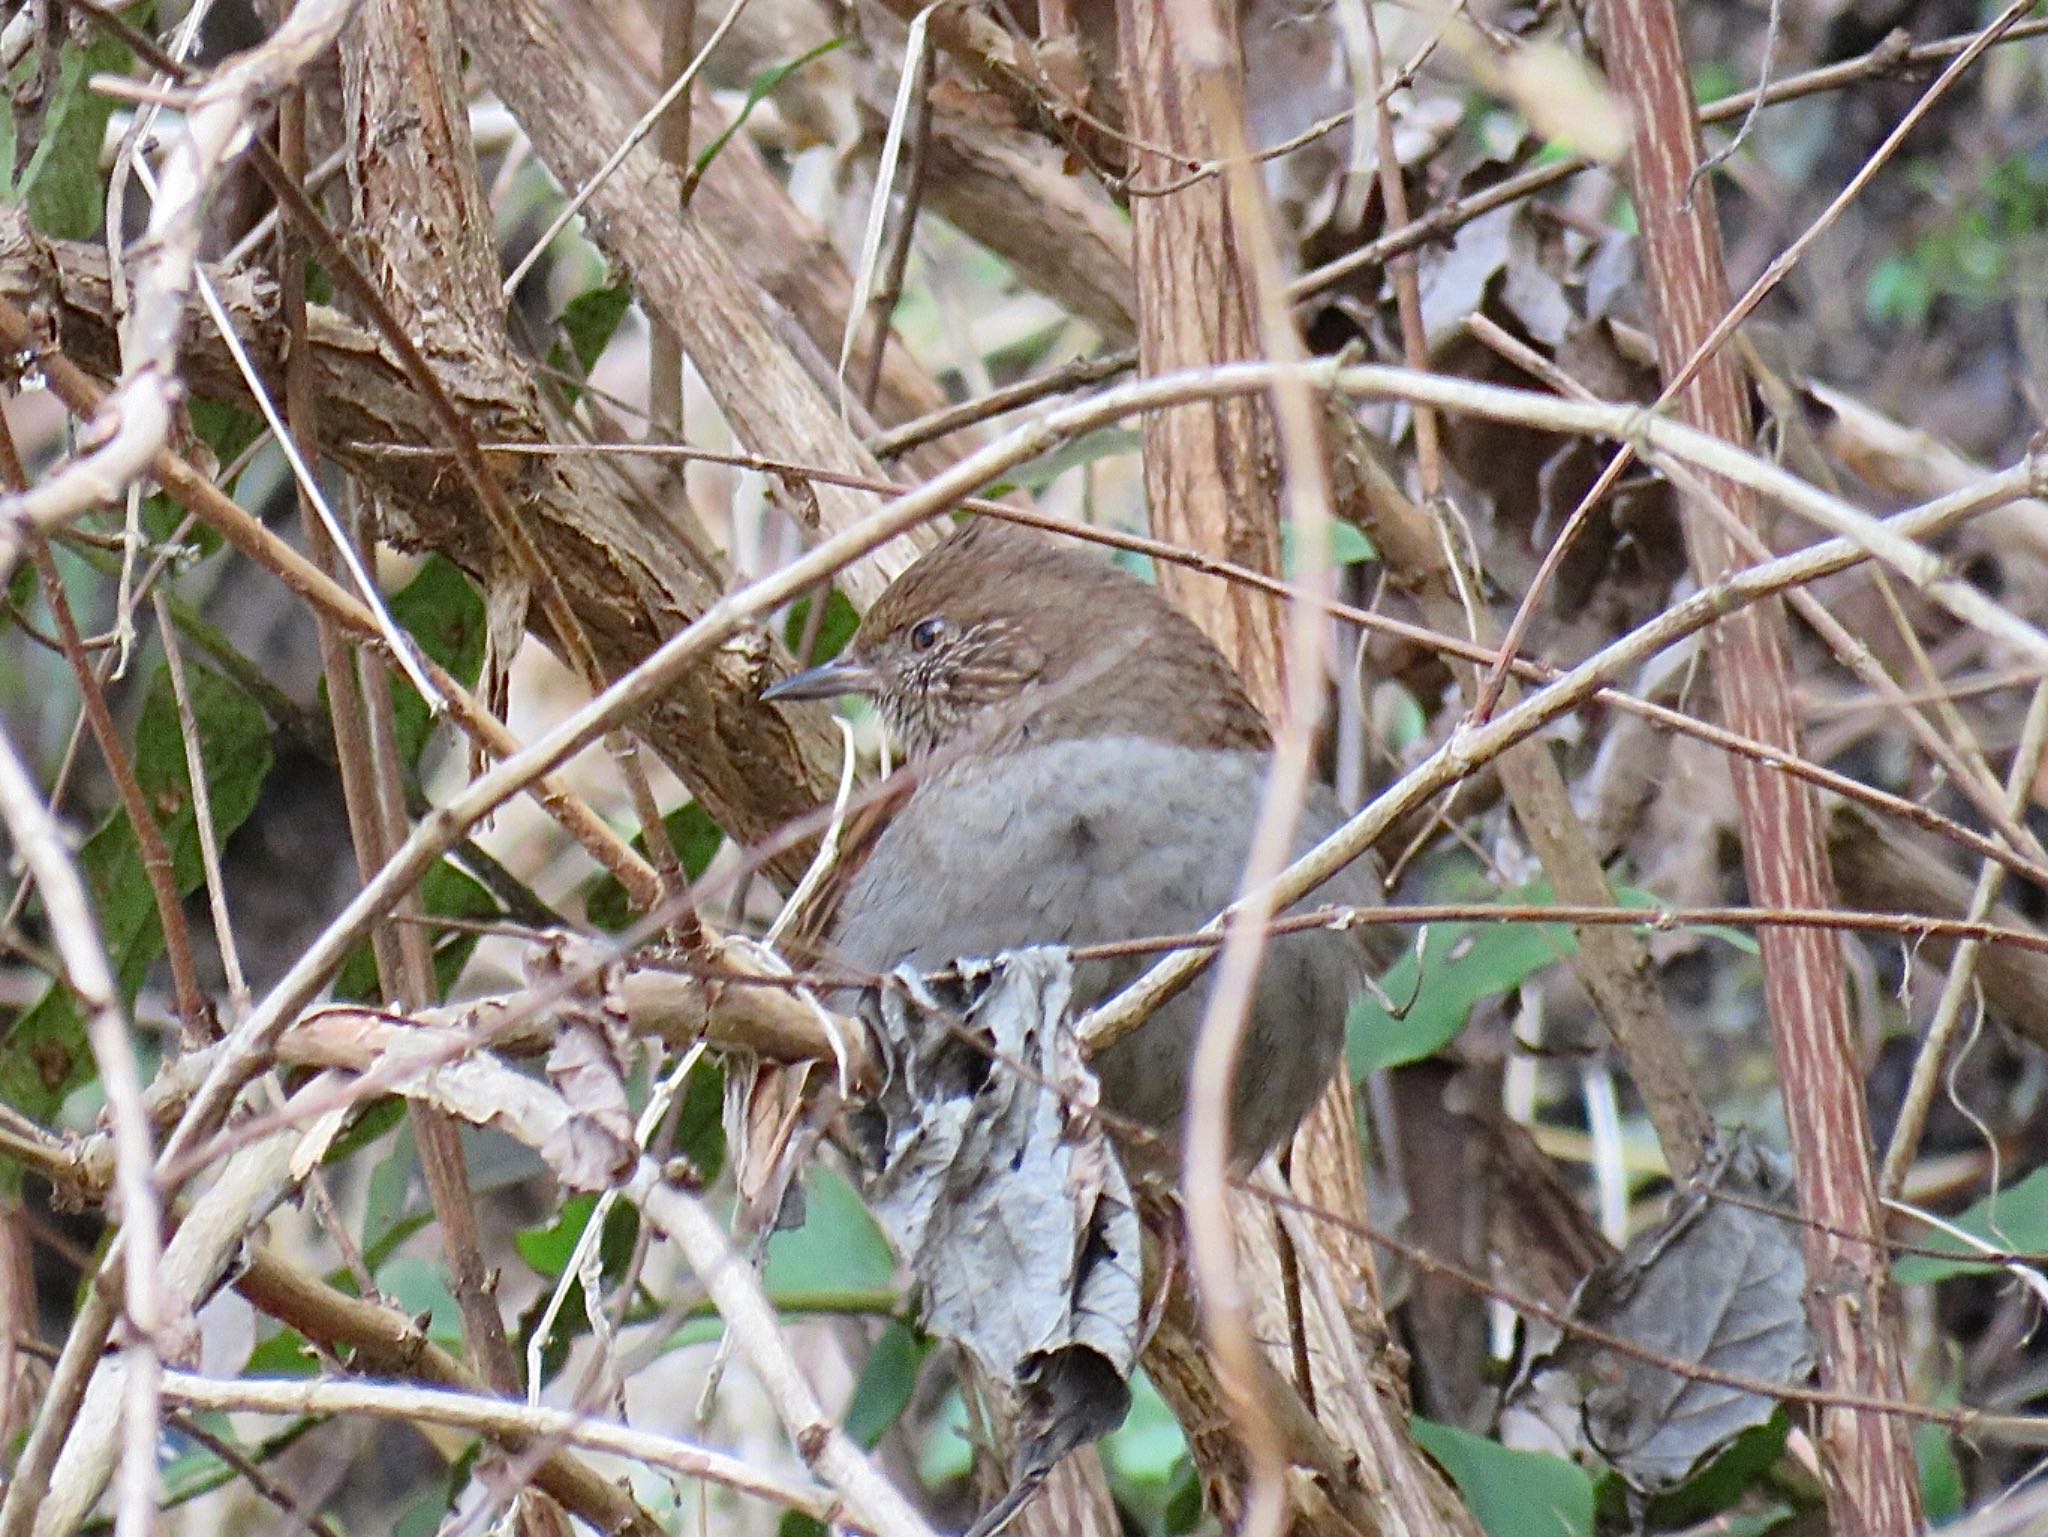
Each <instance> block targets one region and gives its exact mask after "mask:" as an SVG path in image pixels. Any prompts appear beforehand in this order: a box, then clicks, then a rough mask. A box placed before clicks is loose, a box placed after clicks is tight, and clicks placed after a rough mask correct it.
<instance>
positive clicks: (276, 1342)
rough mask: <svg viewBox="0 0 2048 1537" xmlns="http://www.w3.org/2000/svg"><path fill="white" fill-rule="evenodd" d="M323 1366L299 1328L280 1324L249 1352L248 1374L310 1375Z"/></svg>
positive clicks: (245, 1367) (246, 1366) (273, 1375)
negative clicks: (288, 1327)
mask: <svg viewBox="0 0 2048 1537" xmlns="http://www.w3.org/2000/svg"><path fill="white" fill-rule="evenodd" d="M319 1370H320V1358H319V1357H318V1356H317V1355H315V1354H314V1353H313V1349H312V1347H311V1346H310V1345H309V1344H307V1342H306V1337H305V1336H304V1335H303V1334H301V1333H299V1331H298V1330H296V1329H285V1328H280V1329H277V1330H274V1331H273V1332H272V1333H271V1335H270V1337H269V1338H268V1339H265V1340H261V1341H258V1343H257V1345H256V1348H255V1349H254V1350H252V1351H250V1352H249V1360H248V1364H247V1365H245V1366H244V1367H243V1368H242V1375H243V1376H245V1377H311V1376H314V1375H316V1374H317V1373H318V1372H319Z"/></svg>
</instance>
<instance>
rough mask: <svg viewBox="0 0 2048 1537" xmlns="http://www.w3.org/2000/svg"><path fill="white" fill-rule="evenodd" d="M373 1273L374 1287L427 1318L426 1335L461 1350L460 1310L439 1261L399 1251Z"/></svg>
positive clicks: (415, 1315)
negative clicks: (437, 1262)
mask: <svg viewBox="0 0 2048 1537" xmlns="http://www.w3.org/2000/svg"><path fill="white" fill-rule="evenodd" d="M376 1277H377V1290H378V1291H380V1292H382V1293H383V1294H384V1295H385V1296H387V1297H389V1298H390V1299H391V1300H392V1301H393V1302H395V1303H397V1304H398V1306H399V1307H400V1308H402V1309H403V1310H404V1311H405V1313H406V1314H407V1315H408V1316H409V1317H412V1318H420V1317H425V1318H426V1320H427V1337H428V1338H429V1339H431V1340H432V1341H433V1342H434V1343H435V1344H437V1345H445V1346H447V1347H449V1348H450V1349H452V1350H453V1351H454V1352H455V1353H456V1354H457V1355H460V1354H461V1353H462V1349H463V1345H462V1310H461V1308H459V1307H458V1306H457V1305H456V1302H455V1294H454V1293H453V1292H451V1291H449V1290H448V1281H447V1278H446V1277H445V1276H444V1275H443V1274H442V1273H441V1267H440V1266H439V1265H437V1264H435V1263H434V1262H433V1261H432V1260H429V1259H424V1258H422V1257H421V1256H419V1255H416V1254H401V1255H399V1256H397V1257H396V1258H395V1259H392V1260H389V1261H387V1262H386V1263H385V1265H384V1266H383V1268H382V1269H380V1270H378V1271H377V1272H376Z"/></svg>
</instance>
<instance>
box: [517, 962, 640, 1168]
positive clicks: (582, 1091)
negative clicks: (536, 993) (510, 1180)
mask: <svg viewBox="0 0 2048 1537" xmlns="http://www.w3.org/2000/svg"><path fill="white" fill-rule="evenodd" d="M591 950H592V947H591V946H590V945H588V944H587V943H586V942H585V941H581V940H574V939H570V938H568V937H567V936H563V937H561V938H559V939H556V940H553V941H551V942H549V943H546V944H543V945H541V946H539V947H538V948H536V950H535V951H534V952H533V954H532V955H531V956H530V957H529V959H528V962H527V980H528V982H529V983H530V984H531V985H532V986H534V987H536V988H539V987H544V986H549V985H550V984H552V985H553V986H552V988H551V990H554V989H559V997H558V999H557V1001H556V1003H555V1005H554V1010H555V1017H556V1030H555V1043H554V1045H553V1046H551V1047H550V1048H549V1049H548V1064H547V1071H548V1081H549V1082H551V1083H552V1084H554V1086H555V1087H556V1088H557V1089H558V1090H560V1091H561V1095H562V1101H563V1103H564V1104H566V1105H567V1106H568V1108H569V1114H568V1116H567V1118H566V1119H565V1120H564V1121H563V1122H562V1124H561V1125H560V1126H559V1127H558V1128H557V1129H556V1131H555V1133H554V1135H555V1137H556V1139H558V1140H557V1141H556V1142H555V1143H553V1144H551V1145H547V1146H543V1147H541V1149H540V1152H541V1156H542V1157H543V1158H545V1159H546V1160H547V1161H548V1163H549V1164H550V1165H551V1166H552V1167H553V1168H554V1169H555V1170H556V1171H557V1172H558V1173H559V1174H560V1175H561V1176H562V1178H563V1179H564V1180H565V1181H566V1182H567V1183H568V1184H570V1185H572V1186H574V1187H576V1188H577V1189H581V1190H600V1189H604V1188H607V1187H608V1186H610V1185H611V1184H613V1183H615V1181H616V1179H618V1178H621V1177H623V1176H624V1175H625V1174H626V1172H627V1171H628V1170H630V1169H631V1168H632V1167H633V1164H634V1162H635V1161H636V1160H637V1159H638V1158H639V1156H640V1147H639V1143H638V1141H637V1140H636V1139H635V1138H634V1135H633V1107H632V1105H631V1103H630V1102H629V1101H628V1100H627V1098H626V1073H627V1070H628V1067H629V1065H630V1064H629V1063H628V1062H627V1052H628V1051H629V1050H630V1048H631V1044H632V1031H631V1021H630V1019H629V1018H628V1016H627V1013H626V1007H625V1002H624V999H623V998H622V997H621V995H620V991H619V978H620V976H621V974H622V972H623V962H622V961H621V960H620V958H619V957H617V956H616V955H603V956H599V955H594V954H592V953H591Z"/></svg>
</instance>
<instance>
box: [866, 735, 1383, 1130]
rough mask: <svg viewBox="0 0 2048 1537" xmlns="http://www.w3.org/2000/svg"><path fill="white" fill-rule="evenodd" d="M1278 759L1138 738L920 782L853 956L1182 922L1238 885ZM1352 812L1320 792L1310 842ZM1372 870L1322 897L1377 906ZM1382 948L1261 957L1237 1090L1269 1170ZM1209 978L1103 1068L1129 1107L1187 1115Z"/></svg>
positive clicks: (873, 863) (1121, 1105) (1157, 932)
mask: <svg viewBox="0 0 2048 1537" xmlns="http://www.w3.org/2000/svg"><path fill="white" fill-rule="evenodd" d="M1266 763H1267V759H1266V757H1265V755H1264V754H1260V753H1251V752H1240V751H1213V750H1201V749H1194V748H1187V747H1179V746H1173V745H1169V744H1165V743H1158V742H1151V741H1145V740H1141V739H1135V738H1087V739H1080V740H1071V741H1061V742H1053V743H1046V744H1043V745H1038V746H1033V747H1028V748H1023V749H1020V750H1017V751H1014V752H1010V753H1005V754H1002V755H999V756H994V757H988V758H982V759H977V760H975V761H974V762H973V763H971V764H963V765H961V766H960V767H959V768H958V769H956V770H955V771H953V772H951V773H949V774H944V775H940V776H936V777H934V778H933V779H932V780H931V781H929V782H928V783H926V784H924V785H922V786H920V787H919V789H918V790H917V792H916V793H915V794H914V795H913V796H912V797H911V799H910V800H909V801H908V803H906V805H905V806H904V809H903V810H902V811H901V812H900V813H899V814H898V816H897V818H896V820H895V821H894V822H892V823H891V824H890V826H889V827H888V828H887V829H886V830H885V831H884V833H883V834H882V836H881V838H880V839H879V840H878V841H877V844H876V847H875V849H874V851H873V853H872V854H871V855H870V856H869V858H868V860H867V863H866V864H865V865H864V866H863V868H862V869H861V871H860V873H859V874H858V875H857V877H856V878H855V880H854V882H853V884H852V886H851V887H850V888H849V890H848V892H847V895H846V898H845V900H844V902H843V903H842V905H841V908H840V915H839V920H838V924H837V927H836V930H835V933H834V936H833V945H834V950H835V952H836V954H837V956H838V958H839V959H841V960H843V961H845V962H847V963H849V964H851V965H853V966H856V967H859V968H861V969H863V970H869V971H875V972H883V971H887V970H890V969H892V968H894V967H896V966H898V965H902V964H905V963H909V964H912V965H916V966H921V967H925V968H929V969H937V968H939V967H942V966H945V965H948V964H950V963H951V962H952V961H954V960H957V959H960V958H962V957H972V956H986V955H991V954H994V953H995V952H997V951H1001V950H1011V949H1017V948H1021V947H1023V946H1026V945H1032V944H1059V945H1067V946H1072V947H1081V946H1086V945H1094V944H1103V943H1110V942H1114V941H1119V940H1130V939H1142V938H1148V937H1154V936H1161V935H1171V934H1181V933H1186V932H1188V931H1190V930H1192V929H1195V928H1198V927H1199V926H1201V925H1202V924H1203V923H1205V922H1207V921H1208V919H1209V918H1211V917H1212V916H1214V914H1215V913H1216V912H1217V910H1218V909H1220V908H1222V907H1223V906H1225V905H1227V904H1228V903H1229V901H1230V900H1231V899H1232V898H1233V897H1234V896H1235V895H1236V892H1237V888H1238V884H1239V881H1240V879H1241V876H1242V873H1243V866H1244V860H1245V855H1246V852H1247V849H1248V847H1249V845H1250V841H1251V832H1252V825H1253V822H1254V820H1255V819H1256V817H1257V815H1258V808H1259V801H1260V791H1261V785H1262V780H1263V777H1264V774H1265V769H1266ZM1340 820H1341V813H1340V812H1339V809H1338V807H1337V805H1336V801H1335V798H1334V797H1333V796H1331V795H1330V793H1329V792H1328V791H1327V790H1326V789H1323V788H1322V787H1320V786H1318V787H1316V788H1315V790H1314V791H1313V792H1312V794H1311V797H1310V800H1309V802H1308V804H1307V805H1306V806H1305V807H1304V810H1303V815H1302V819H1301V823H1302V825H1301V827H1300V828H1299V830H1298V833H1297V837H1296V840H1295V841H1296V849H1297V851H1299V850H1301V849H1306V848H1307V847H1309V846H1310V845H1311V844H1313V843H1315V842H1317V841H1319V840H1320V839H1321V838H1322V837H1324V836H1326V835H1327V834H1328V833H1329V832H1330V831H1331V830H1332V829H1333V828H1334V827H1335V826H1336V825H1337V824H1338V822H1339V821H1340ZM1376 896H1377V892H1376V889H1375V883H1374V882H1373V880H1372V878H1371V877H1370V875H1369V874H1368V873H1366V872H1365V871H1364V870H1362V869H1353V870H1349V871H1345V872H1341V873H1340V874H1339V875H1338V876H1337V877H1335V878H1334V879H1333V880H1331V881H1330V882H1329V883H1327V884H1326V885H1325V886H1324V887H1323V888H1322V889H1321V890H1320V891H1319V892H1317V893H1316V894H1315V896H1314V897H1313V898H1312V899H1311V902H1310V904H1309V905H1315V904H1319V903H1324V902H1348V903H1356V904H1367V903H1371V902H1373V901H1374V900H1375V899H1376ZM1155 959H1157V955H1156V954H1152V955H1143V956H1137V957H1123V958H1117V959H1114V960H1094V961H1088V962H1085V963H1083V964H1082V965H1081V966H1080V967H1079V968H1078V970H1077V975H1076V1000H1075V1001H1076V1005H1077V1006H1078V1007H1081V1008H1086V1007H1089V1006H1092V1005H1093V1004H1095V1003H1097V1002H1099V1001H1101V999H1103V998H1105V997H1107V996H1108V995H1109V994H1110V993H1112V992H1114V991H1115V990H1116V989H1117V988H1119V987H1121V986H1122V985H1123V984H1124V983H1125V982H1127V981H1129V980H1130V979H1131V978H1132V977H1134V976H1136V975H1137V974H1138V973H1139V972H1140V971H1142V970H1143V969H1144V968H1145V967H1146V966H1148V965H1149V964H1150V963H1151V962H1152V961H1153V960H1155ZM1364 966H1365V957H1364V954H1363V952H1362V950H1361V948H1360V946H1359V944H1358V942H1357V940H1356V939H1355V938H1354V937H1353V936H1351V935H1348V934H1343V933H1334V932H1329V931H1322V930H1318V931H1313V932H1308V933H1303V934H1296V935H1287V936H1282V937H1279V938H1276V939H1275V940H1274V941H1273V942H1272V944H1271V946H1270V947H1269V949H1268V951H1267V954H1266V958H1265V963H1264V966H1263V968H1262V970H1261V975H1260V981H1259V986H1258V989H1257V992H1256V994H1255V996H1254V999H1253V1004H1252V1010H1251V1017H1250V1020H1249V1022H1248V1025H1247V1034H1246V1037H1245V1040H1244V1047H1243V1052H1242V1055H1241V1058H1240V1061H1241V1064H1242V1065H1241V1068H1240V1071H1239V1075H1238V1081H1237V1086H1236V1090H1235V1094H1234V1097H1233V1111H1234V1113H1233V1120H1234V1134H1233V1139H1232V1140H1233V1144H1234V1148H1235V1152H1236V1156H1237V1159H1238V1161H1240V1162H1241V1163H1247V1164H1248V1163H1251V1162H1253V1161H1255V1160H1256V1159H1257V1158H1258V1157H1259V1156H1260V1155H1262V1154H1263V1153H1265V1152H1266V1151H1267V1150H1268V1149H1270V1148H1271V1147H1273V1146H1275V1145H1276V1144H1278V1143H1279V1142H1280V1141H1281V1140H1283V1139H1284V1138H1285V1137H1287V1136H1288V1135H1290V1134H1291V1133H1292V1131H1293V1130H1294V1128H1295V1126H1296V1125H1298V1124H1299V1122H1300V1120H1301V1118H1302V1116H1303V1115H1305V1114H1306V1113H1307V1110H1308V1108H1309V1106H1310V1105H1311V1104H1313V1103H1314V1100H1315V1098H1316V1096H1317V1094H1318V1093H1320V1091H1321V1089H1322V1087H1323V1085H1324V1084H1325V1083H1326V1082H1327V1081H1328V1078H1329V1075H1330V1074H1331V1073H1332V1072H1333V1071H1334V1070H1335V1067H1336V1063H1337V1059H1338V1056H1339V1054H1340V1052H1341V1048H1342V1044H1343V1038H1344V1016H1345V1012H1346V1009H1347V1008H1348V1006H1349V1002H1350V999H1351V997H1352V995H1353V994H1354V992H1355V991H1356V990H1357V989H1358V987H1359V985H1360V983H1361V979H1362V976H1363V972H1364ZM1206 1001H1207V990H1206V988H1205V987H1203V986H1200V985H1198V986H1196V987H1194V988H1191V989H1190V990H1189V991H1188V992H1187V993H1184V994H1183V995H1182V996H1181V997H1179V998H1178V999H1175V1000H1174V1001H1173V1002H1171V1003H1169V1004H1168V1005H1167V1006H1166V1007H1165V1008H1164V1009H1162V1010H1161V1011H1160V1012H1159V1013H1158V1014H1157V1015H1155V1016H1154V1017H1153V1018H1152V1019H1151V1020H1150V1021H1149V1022H1148V1023H1147V1024H1146V1025H1145V1026H1144V1027H1143V1028H1142V1029H1141V1030H1139V1031H1138V1033H1137V1034H1135V1035H1134V1036H1132V1037H1130V1038H1129V1039H1127V1040H1125V1041H1123V1042H1121V1043H1119V1044H1118V1045H1117V1046H1116V1047H1114V1048H1112V1049H1111V1050H1110V1051H1109V1052H1107V1053H1105V1054H1104V1056H1103V1058H1102V1060H1101V1061H1099V1062H1098V1063H1097V1064H1096V1067H1097V1070H1098V1072H1099V1073H1100V1075H1101V1078H1102V1084H1103V1103H1104V1105H1105V1107H1106V1108H1107V1109H1108V1110H1110V1111H1111V1112H1112V1113H1114V1114H1116V1115H1119V1116H1123V1117H1126V1118H1128V1119H1129V1120H1132V1121H1136V1122H1139V1123H1142V1124H1143V1125H1144V1126H1146V1127H1148V1128H1151V1129H1153V1130H1156V1131H1160V1132H1164V1133H1166V1134H1167V1136H1168V1138H1169V1140H1170V1139H1171V1137H1172V1135H1173V1133H1174V1131H1175V1129H1176V1128H1177V1127H1178V1126H1179V1125H1180V1123H1181V1121H1182V1119H1183V1117H1184V1113H1185V1106H1186V1100H1187V1092H1188V1066H1189V1061H1190V1058H1191V1056H1192V1053H1193V1047H1194V1040H1195V1035H1196V1032H1197V1030H1198V1029H1199V1028H1200V1024H1201V1019H1202V1014H1203V1010H1204V1006H1205V1004H1206Z"/></svg>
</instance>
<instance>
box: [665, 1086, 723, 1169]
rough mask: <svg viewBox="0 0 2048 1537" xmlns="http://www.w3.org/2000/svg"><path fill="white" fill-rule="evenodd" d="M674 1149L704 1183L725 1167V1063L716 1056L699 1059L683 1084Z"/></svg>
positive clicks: (677, 1113)
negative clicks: (685, 1159) (695, 1169)
mask: <svg viewBox="0 0 2048 1537" xmlns="http://www.w3.org/2000/svg"><path fill="white" fill-rule="evenodd" d="M676 1151H677V1152H678V1153H681V1154H682V1155H683V1156H684V1157H686V1158H688V1159H689V1160H690V1162H691V1163H693V1164H695V1165H696V1166H697V1172H698V1174H699V1175H700V1176H701V1177H702V1179H703V1181H704V1183H705V1184H707V1185H709V1184H710V1183H711V1182H712V1181H714V1180H716V1179H717V1178H718V1176H719V1174H720V1173H722V1172H723V1171H724V1169H725V1064H724V1063H722V1062H720V1061H719V1060H718V1059H717V1058H715V1057H705V1058H704V1059H702V1060H701V1061H699V1062H698V1064H697V1065H696V1066H695V1067H694V1068H692V1069H691V1070H690V1081H689V1082H688V1083H686V1084H684V1085H683V1104H682V1108H681V1109H680V1110H678V1111H677V1112H676Z"/></svg>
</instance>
